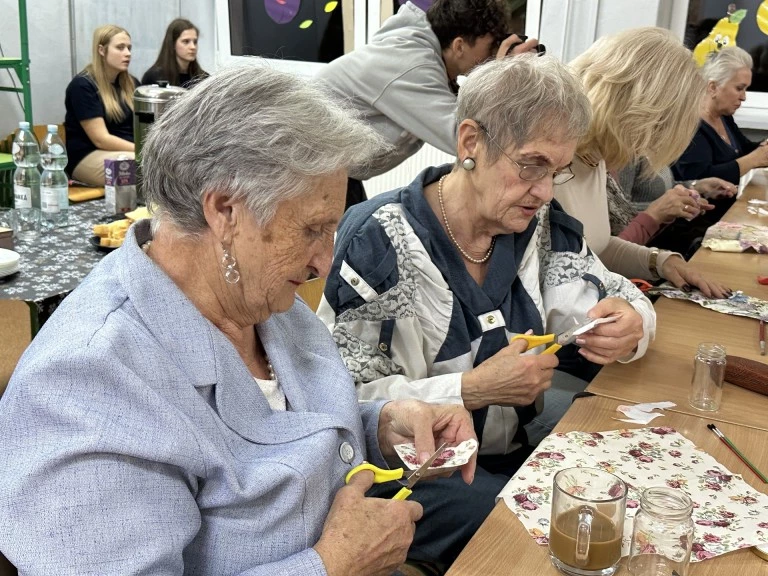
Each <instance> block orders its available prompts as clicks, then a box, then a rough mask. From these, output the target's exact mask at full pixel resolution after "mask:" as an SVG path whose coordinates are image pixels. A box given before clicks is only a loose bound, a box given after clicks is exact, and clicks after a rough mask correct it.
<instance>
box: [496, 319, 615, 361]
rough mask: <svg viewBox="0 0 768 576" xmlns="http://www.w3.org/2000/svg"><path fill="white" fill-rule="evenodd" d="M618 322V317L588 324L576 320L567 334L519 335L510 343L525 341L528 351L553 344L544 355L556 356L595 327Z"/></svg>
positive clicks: (587, 322) (597, 320)
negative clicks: (559, 351) (563, 348)
mask: <svg viewBox="0 0 768 576" xmlns="http://www.w3.org/2000/svg"><path fill="white" fill-rule="evenodd" d="M616 320H618V317H617V316H607V317H605V318H595V319H594V320H587V321H586V322H579V321H577V320H574V322H576V325H575V326H574V327H573V328H569V329H568V330H566V331H565V332H560V333H559V334H544V335H543V336H536V335H534V334H518V335H517V336H514V337H513V338H512V339H511V340H510V343H512V342H514V341H515V340H525V341H526V342H527V343H528V347H527V348H526V350H530V349H531V348H536V346H541V345H542V344H551V346H549V347H548V348H547V349H546V350H544V352H542V354H554V353H555V352H557V351H558V350H560V348H562V347H563V346H565V345H567V344H571V343H573V341H574V340H576V337H577V336H581V335H582V334H584V333H586V332H589V331H590V330H592V329H593V328H594V327H595V326H598V325H600V324H608V323H609V322H615V321H616Z"/></svg>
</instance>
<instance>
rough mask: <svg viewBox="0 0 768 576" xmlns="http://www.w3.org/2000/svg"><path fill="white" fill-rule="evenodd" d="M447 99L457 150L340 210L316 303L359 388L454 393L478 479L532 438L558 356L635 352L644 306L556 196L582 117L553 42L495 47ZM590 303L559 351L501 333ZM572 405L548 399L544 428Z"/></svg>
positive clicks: (565, 319) (594, 358) (507, 468)
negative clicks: (514, 51)
mask: <svg viewBox="0 0 768 576" xmlns="http://www.w3.org/2000/svg"><path fill="white" fill-rule="evenodd" d="M457 104H458V107H457V120H458V132H457V134H458V136H457V143H456V155H457V158H458V161H457V162H456V163H455V164H453V165H445V166H437V167H432V168H427V169H426V170H424V171H423V172H422V173H421V174H420V175H419V176H418V177H417V178H416V179H415V180H414V181H413V182H412V183H411V184H410V185H409V186H407V187H405V188H401V189H398V190H393V191H392V192H390V193H388V194H381V195H379V196H377V197H376V198H374V199H372V200H369V201H367V202H363V203H362V204H358V205H356V206H354V207H353V208H351V209H350V210H349V211H348V212H347V214H346V216H345V217H344V220H343V221H342V223H341V224H340V225H339V233H338V236H337V239H336V246H335V255H334V263H333V267H332V269H331V273H330V274H329V277H328V282H327V284H326V290H325V294H324V298H323V301H322V302H321V304H320V307H319V309H318V315H320V317H321V318H322V319H323V321H324V322H325V323H326V324H327V325H328V326H329V327H330V328H331V330H332V332H333V335H334V338H335V339H336V343H337V344H338V346H339V351H340V352H341V356H342V358H343V359H344V362H345V363H346V365H347V368H348V369H349V370H350V372H352V374H353V376H354V378H355V381H356V383H357V389H358V396H359V397H360V398H361V399H364V400H371V399H385V398H388V399H394V398H418V399H420V400H426V401H429V402H454V403H463V404H464V405H465V406H466V407H467V408H469V409H471V410H473V416H474V419H475V428H476V430H477V432H478V436H482V439H481V446H480V457H479V459H478V477H480V474H481V473H482V474H483V478H487V477H488V476H489V475H495V476H501V475H506V476H510V475H511V474H512V473H513V472H514V471H515V470H516V468H517V466H519V465H520V464H521V463H522V460H523V459H524V458H525V456H526V455H527V444H528V442H529V441H532V442H536V441H537V440H538V439H540V438H537V439H536V440H531V439H529V438H526V431H525V430H524V428H523V424H526V423H527V422H529V421H531V420H532V418H534V416H536V413H537V410H538V409H540V408H541V406H540V404H539V405H536V401H537V400H538V399H540V396H541V395H542V394H543V393H544V391H545V390H547V389H549V388H550V385H552V386H554V385H555V383H556V382H558V381H559V380H561V379H563V378H567V377H568V376H569V374H565V373H563V372H561V371H560V370H555V368H563V365H564V364H566V363H570V366H568V367H569V369H572V370H573V371H576V368H585V369H586V368H587V367H585V366H584V365H585V364H589V363H597V364H600V365H602V364H608V363H611V362H614V361H617V360H618V361H630V360H633V359H635V358H638V357H640V356H642V355H643V354H644V353H645V350H646V348H647V345H648V342H649V340H650V339H652V338H653V334H654V331H655V327H656V316H655V313H654V311H653V307H652V306H651V304H650V302H649V301H648V300H647V299H646V298H645V297H644V296H643V295H642V294H641V293H640V292H639V291H638V290H637V288H635V287H634V286H633V285H632V284H631V283H630V282H629V281H628V280H627V279H626V278H624V277H622V276H620V275H618V274H613V273H611V272H609V271H608V270H606V269H605V267H604V266H603V264H602V263H601V262H600V260H598V259H597V258H596V257H595V255H594V254H593V252H592V251H591V250H590V247H589V246H588V245H587V244H586V243H585V242H584V235H583V231H582V226H581V224H580V223H579V222H578V221H577V220H576V219H575V218H573V217H571V216H569V215H568V214H566V213H565V212H563V210H562V209H561V208H560V206H559V205H558V203H557V202H552V195H553V189H557V188H558V186H559V185H562V183H563V182H566V181H567V180H569V179H571V178H573V174H572V173H571V171H570V169H569V166H570V164H571V159H572V157H573V153H574V150H575V148H576V144H577V142H578V141H579V139H580V138H581V137H583V135H584V134H585V132H586V129H587V126H588V125H589V117H590V112H589V102H588V101H587V99H586V98H585V96H584V94H583V93H582V91H581V87H580V86H579V82H578V80H577V79H576V78H575V77H574V75H573V74H572V73H570V72H569V71H568V70H567V68H566V67H565V66H564V65H563V64H561V63H560V62H558V61H557V60H556V59H555V58H552V57H550V56H542V57H536V56H534V55H532V54H522V55H519V56H516V57H515V58H506V59H503V60H496V61H491V62H488V63H485V64H483V65H482V66H479V67H477V68H475V69H474V70H473V71H472V72H470V74H469V75H468V76H467V80H466V82H465V83H464V84H463V85H462V88H461V90H460V91H459V94H458V101H457ZM587 316H590V317H592V318H601V317H606V316H615V317H616V318H617V321H616V322H615V323H613V324H604V325H602V326H598V327H597V328H596V329H595V330H593V331H592V332H591V333H589V334H586V335H584V337H583V338H579V339H578V340H577V341H576V343H575V345H569V346H565V347H564V348H563V349H562V350H560V351H559V352H558V355H557V357H555V356H553V355H550V354H540V353H539V352H541V351H543V347H541V348H539V349H536V350H535V351H534V352H536V353H534V354H527V355H524V352H525V351H526V346H525V345H524V343H521V342H520V341H514V342H512V343H511V344H509V338H510V336H511V335H513V334H518V333H523V332H526V331H527V330H529V329H531V330H533V331H534V332H535V333H536V334H546V333H558V332H560V331H563V330H567V329H568V328H571V327H573V325H574V324H573V320H574V319H583V318H585V317H587ZM587 361H589V362H587ZM561 363H562V364H561ZM588 368H589V369H592V368H594V365H592V364H590V366H588ZM577 384H578V385H580V386H581V387H582V388H583V387H584V386H586V384H585V382H584V381H582V380H579V381H578V383H573V385H574V387H575V386H576V385H577ZM572 396H573V392H571V397H572ZM544 404H545V406H548V405H549V396H547V397H546V399H545V401H544ZM569 405H570V398H568V399H567V400H566V401H565V402H563V403H560V404H558V408H559V410H553V413H552V415H551V416H550V418H549V424H550V425H549V427H550V428H551V425H553V424H552V423H553V422H557V420H559V417H560V416H562V414H563V413H564V412H565V410H566V409H567V408H568V406H569ZM558 411H559V414H558V413H557V412H558ZM543 427H547V426H543ZM473 488H475V486H474V485H473ZM483 488H484V486H483V485H478V487H477V488H476V491H477V497H476V501H477V503H476V504H474V506H475V507H479V506H482V507H483V509H485V510H490V509H491V508H492V507H493V505H494V504H495V495H492V496H491V495H489V494H487V493H486V494H483V493H482V490H483ZM466 508H467V509H469V508H470V503H467V506H466Z"/></svg>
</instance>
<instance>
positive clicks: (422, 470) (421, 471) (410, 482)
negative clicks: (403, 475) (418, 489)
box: [406, 442, 448, 489]
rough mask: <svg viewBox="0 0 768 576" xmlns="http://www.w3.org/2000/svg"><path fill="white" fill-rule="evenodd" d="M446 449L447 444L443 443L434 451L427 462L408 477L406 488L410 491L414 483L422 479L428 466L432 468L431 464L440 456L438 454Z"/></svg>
mask: <svg viewBox="0 0 768 576" xmlns="http://www.w3.org/2000/svg"><path fill="white" fill-rule="evenodd" d="M447 447H448V442H443V443H442V444H441V445H440V447H439V448H438V449H437V450H435V452H434V454H432V456H430V457H429V458H427V461H426V462H424V464H422V465H421V466H419V467H418V468H417V469H416V470H414V471H413V472H412V473H411V475H410V476H408V483H407V484H406V486H407V487H408V488H409V489H411V488H413V487H414V486H415V485H416V482H418V481H419V480H421V479H422V478H423V477H424V474H425V473H426V472H427V470H428V469H429V467H430V466H432V463H433V462H434V461H435V460H437V458H438V457H439V456H440V454H442V453H443V451H444V450H445V449H446V448H447Z"/></svg>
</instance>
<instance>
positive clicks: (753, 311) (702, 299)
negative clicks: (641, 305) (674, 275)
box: [648, 282, 768, 320]
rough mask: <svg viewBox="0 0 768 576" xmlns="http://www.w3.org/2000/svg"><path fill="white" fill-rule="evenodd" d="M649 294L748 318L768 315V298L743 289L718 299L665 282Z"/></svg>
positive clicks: (756, 318)
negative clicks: (754, 296) (755, 296)
mask: <svg viewBox="0 0 768 576" xmlns="http://www.w3.org/2000/svg"><path fill="white" fill-rule="evenodd" d="M648 294H661V295H662V296H666V297H667V298H672V299H675V300H690V301H691V302H695V303H696V304H698V305H699V306H703V307H704V308H709V309H710V310H714V311H715V312H720V313H721V314H732V315H733V316H746V317H747V318H754V319H755V320H759V319H760V318H765V317H768V300H761V299H759V298H753V297H752V296H747V295H746V294H744V292H742V291H741V290H737V291H736V292H734V293H733V294H732V295H731V296H730V297H729V298H723V299H716V298H707V297H706V296H704V294H702V293H701V292H699V291H698V290H691V291H690V292H683V291H682V290H678V289H677V288H675V286H674V285H672V284H670V283H669V282H665V283H664V284H662V285H661V286H656V287H654V288H651V289H650V290H648Z"/></svg>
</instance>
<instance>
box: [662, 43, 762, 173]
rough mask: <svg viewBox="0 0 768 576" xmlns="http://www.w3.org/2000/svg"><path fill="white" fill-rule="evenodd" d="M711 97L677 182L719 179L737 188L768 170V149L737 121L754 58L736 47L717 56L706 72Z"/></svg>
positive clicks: (705, 103)
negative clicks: (743, 179) (754, 174)
mask: <svg viewBox="0 0 768 576" xmlns="http://www.w3.org/2000/svg"><path fill="white" fill-rule="evenodd" d="M701 72H702V74H703V75H704V79H705V80H706V81H707V93H706V96H705V97H704V100H703V103H702V108H701V123H700V124H699V129H698V131H697V132H696V135H695V136H694V138H693V141H692V142H691V143H690V144H689V145H688V149H687V150H686V151H685V153H683V155H682V156H681V157H680V159H679V160H678V161H677V162H676V163H675V165H674V166H673V167H672V172H673V173H674V175H675V179H676V180H693V179H699V178H705V177H707V176H717V177H718V178H722V179H723V180H727V181H728V182H732V183H733V184H738V183H739V178H740V177H741V176H743V175H744V174H746V173H747V172H749V171H750V170H752V169H753V168H763V167H765V166H768V147H765V146H761V145H759V144H757V143H755V142H752V141H750V140H749V139H747V137H746V136H744V134H743V133H742V132H741V130H739V127H738V126H737V125H736V122H734V120H733V114H734V113H735V112H736V110H738V109H739V107H740V106H741V103H742V102H743V101H744V100H745V99H746V97H747V96H746V92H747V88H749V86H750V84H751V83H752V57H751V56H750V55H749V54H748V53H747V52H746V51H744V50H742V49H741V48H738V47H736V46H733V47H730V48H723V49H722V50H720V51H719V52H714V53H713V54H712V55H711V56H710V57H709V59H708V60H707V62H706V63H705V64H704V66H703V68H702V70H701Z"/></svg>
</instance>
